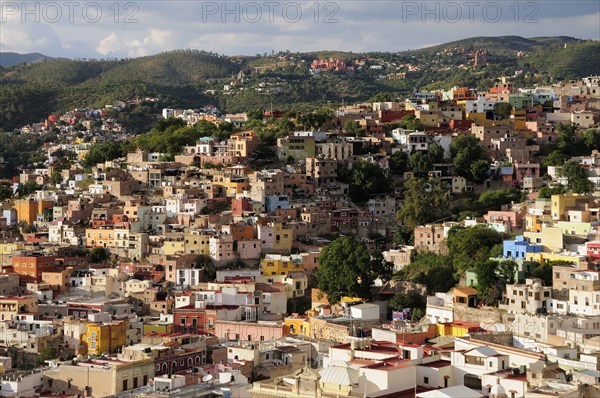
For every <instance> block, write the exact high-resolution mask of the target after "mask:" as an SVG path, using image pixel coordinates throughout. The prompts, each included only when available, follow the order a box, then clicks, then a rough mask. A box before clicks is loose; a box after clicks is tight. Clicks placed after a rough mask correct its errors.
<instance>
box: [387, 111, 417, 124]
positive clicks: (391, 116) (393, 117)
mask: <svg viewBox="0 0 600 398" xmlns="http://www.w3.org/2000/svg"><path fill="white" fill-rule="evenodd" d="M414 113H415V111H391V110H382V111H379V119H380V120H381V123H391V122H393V121H400V120H402V118H403V117H404V116H406V115H411V114H414Z"/></svg>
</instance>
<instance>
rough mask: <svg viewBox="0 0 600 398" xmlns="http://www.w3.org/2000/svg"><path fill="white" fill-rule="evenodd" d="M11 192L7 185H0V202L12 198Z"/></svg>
mask: <svg viewBox="0 0 600 398" xmlns="http://www.w3.org/2000/svg"><path fill="white" fill-rule="evenodd" d="M12 196H13V190H12V188H11V187H10V186H8V185H4V184H2V185H0V200H6V199H8V198H12Z"/></svg>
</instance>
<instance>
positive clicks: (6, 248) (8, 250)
mask: <svg viewBox="0 0 600 398" xmlns="http://www.w3.org/2000/svg"><path fill="white" fill-rule="evenodd" d="M24 247H25V245H24V244H23V242H12V243H0V264H3V265H4V264H11V263H12V261H11V258H12V255H13V253H15V252H17V251H19V250H23V248H24Z"/></svg>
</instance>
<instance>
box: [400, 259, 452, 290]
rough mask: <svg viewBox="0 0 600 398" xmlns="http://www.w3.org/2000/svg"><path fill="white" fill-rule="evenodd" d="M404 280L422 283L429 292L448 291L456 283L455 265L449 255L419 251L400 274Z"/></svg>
mask: <svg viewBox="0 0 600 398" xmlns="http://www.w3.org/2000/svg"><path fill="white" fill-rule="evenodd" d="M398 277H400V278H401V279H403V280H406V281H411V282H414V283H420V284H422V285H425V286H426V287H427V292H428V294H434V293H435V292H447V291H448V290H450V289H451V288H452V287H454V285H456V283H457V282H458V280H457V279H455V278H454V266H453V264H452V260H451V259H450V257H449V256H445V255H439V254H434V253H417V254H416V255H415V257H414V259H413V260H412V261H411V263H410V264H409V265H407V266H406V267H404V268H403V269H402V270H401V271H400V272H399V274H398Z"/></svg>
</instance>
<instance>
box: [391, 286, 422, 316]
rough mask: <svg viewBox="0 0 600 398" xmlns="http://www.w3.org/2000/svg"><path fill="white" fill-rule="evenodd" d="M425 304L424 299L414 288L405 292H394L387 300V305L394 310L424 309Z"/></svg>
mask: <svg viewBox="0 0 600 398" xmlns="http://www.w3.org/2000/svg"><path fill="white" fill-rule="evenodd" d="M425 306H426V302H425V299H424V298H423V296H421V295H420V294H419V292H417V291H416V290H411V291H409V292H408V293H406V294H402V293H396V294H394V296H393V297H392V298H391V299H390V301H389V302H388V307H389V308H390V309H392V310H394V311H401V310H403V309H404V308H410V309H415V308H420V309H422V310H424V309H425Z"/></svg>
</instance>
